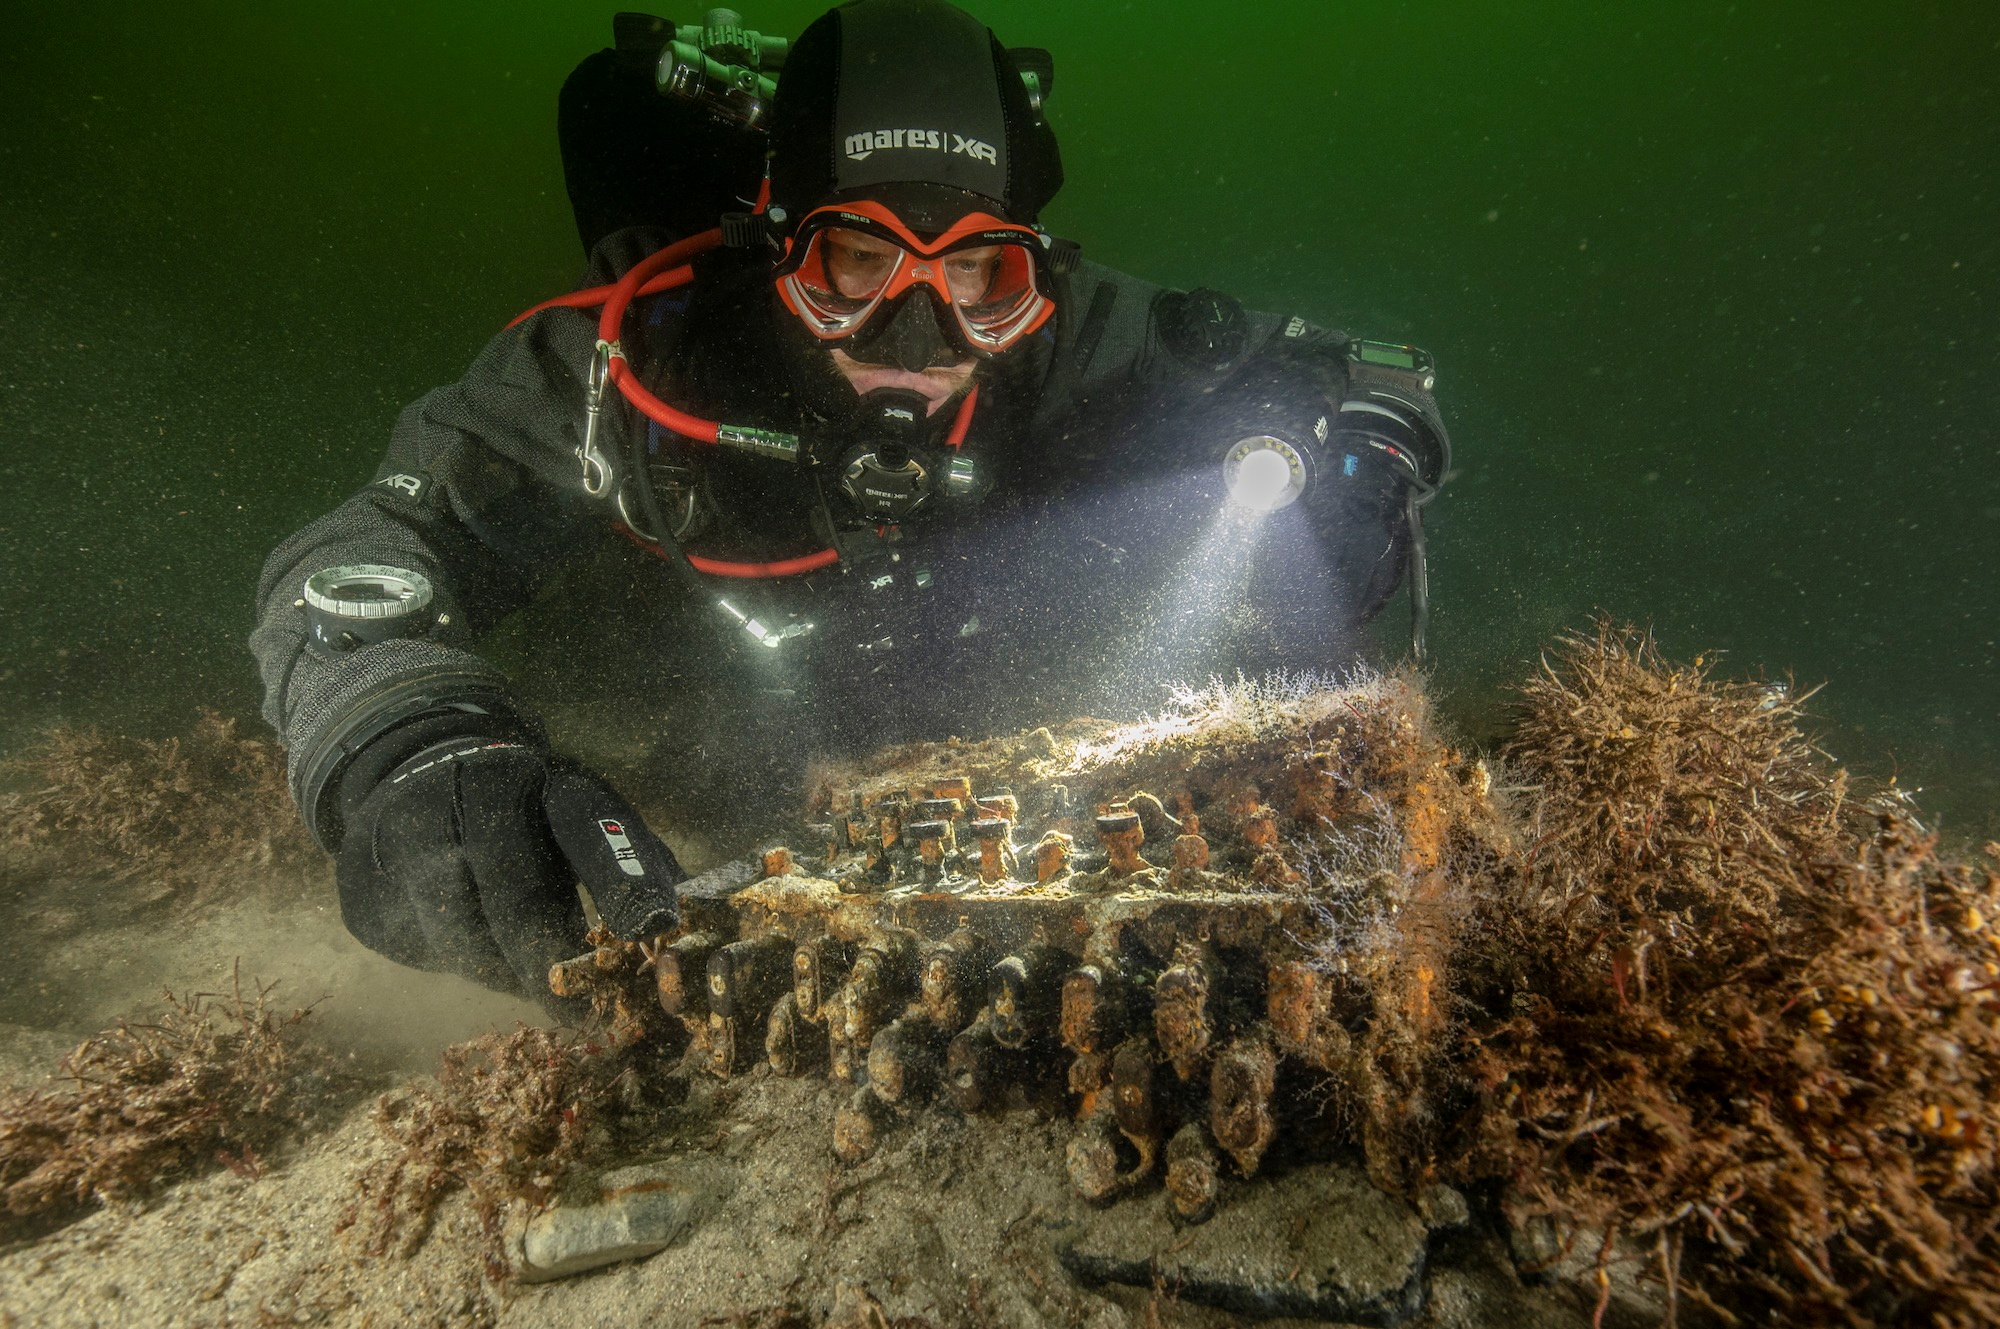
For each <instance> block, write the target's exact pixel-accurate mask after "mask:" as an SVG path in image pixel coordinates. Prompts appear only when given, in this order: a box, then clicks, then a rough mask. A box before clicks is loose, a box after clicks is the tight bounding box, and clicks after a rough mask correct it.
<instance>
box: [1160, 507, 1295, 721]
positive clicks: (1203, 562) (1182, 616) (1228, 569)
mask: <svg viewBox="0 0 2000 1329" xmlns="http://www.w3.org/2000/svg"><path fill="white" fill-rule="evenodd" d="M1263 516H1264V514H1263V513H1262V512H1251V511H1248V510H1246V509H1243V508H1239V507H1236V506H1235V505H1233V504H1222V505H1218V506H1217V508H1216V510H1215V511H1214V513H1213V514H1212V515H1211V516H1209V517H1208V519H1207V521H1206V524H1205V525H1204V527H1203V528H1202V530H1201V533H1200V534H1199V535H1198V536H1197V537H1196V538H1195V540H1194V542H1193V544H1192V545H1191V546H1190V547H1189V548H1188V551H1187V554H1186V556H1185V557H1184V558H1183V559H1182V560H1181V562H1180V563H1179V564H1178V565H1177V566H1176V567H1175V569H1174V572H1173V575H1171V576H1170V577H1168V578H1166V579H1165V581H1164V582H1162V583H1161V588H1160V591H1159V592H1158V600H1157V602H1156V604H1155V606H1154V607H1153V612H1152V613H1151V614H1150V615H1149V616H1148V617H1149V623H1148V626H1149V628H1150V630H1151V636H1152V647H1153V663H1152V667H1151V670H1150V671H1149V672H1152V673H1153V674H1155V675H1156V676H1157V677H1158V678H1159V679H1160V680H1161V681H1163V682H1164V681H1184V680H1186V679H1188V678H1190V677H1193V676H1197V675H1199V674H1204V673H1206V672H1207V671H1208V670H1209V669H1211V668H1213V667H1215V665H1216V664H1217V663H1218V661H1217V659H1216V650H1217V648H1218V646H1220V645H1221V643H1222V638H1223V637H1224V635H1225V634H1226V633H1227V632H1228V630H1229V629H1230V627H1231V626H1232V624H1234V623H1235V622H1236V621H1237V620H1238V619H1239V618H1240V616H1241V615H1242V614H1243V613H1244V612H1245V611H1246V610H1247V609H1248V608H1249V606H1250V604H1251V602H1252V601H1253V600H1254V598H1255V597H1254V595H1253V594H1252V593H1253V591H1254V590H1255V582H1256V580H1257V579H1256V577H1255V572H1256V567H1257V561H1258V560H1257V554H1258V550H1259V548H1260V547H1261V546H1262V545H1263V544H1264V543H1265V539H1266V536H1267V535H1268V533H1269V530H1270V523H1269V522H1267V521H1265V520H1264V519H1263Z"/></svg>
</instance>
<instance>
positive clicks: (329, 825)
mask: <svg viewBox="0 0 2000 1329" xmlns="http://www.w3.org/2000/svg"><path fill="white" fill-rule="evenodd" d="M469 738H484V739H488V740H490V741H495V742H502V741H505V742H521V743H526V744H529V745H533V746H537V747H539V746H540V744H541V735H540V733H539V731H538V730H537V729H536V727H535V726H534V725H533V724H532V723H531V722H530V721H528V720H527V719H525V718H524V717H522V716H521V715H520V713H519V712H517V711H516V710H515V709H514V707H513V705H512V704H511V703H510V702H509V701H508V699H507V697H506V695H505V694H504V693H502V692H501V690H500V689H499V688H498V687H496V686H494V684H493V683H492V682H491V680H489V679H473V678H467V677H464V676H462V675H448V674H447V675H431V676H428V677H419V678H406V679H402V680H399V681H397V682H396V683H393V684H391V685H390V686H388V687H386V688H384V689H383V690H382V691H380V692H377V693H375V694H374V695H373V696H371V697H369V698H367V699H366V700H365V701H363V702H362V704H360V705H358V706H355V707H353V708H352V709H351V710H349V711H348V712H347V714H346V715H344V716H342V717H341V718H340V719H339V720H338V721H336V722H335V723H333V724H331V725H328V726H327V727H326V729H325V731H324V732H323V733H322V734H321V736H320V737H319V739H318V741H317V742H315V743H314V744H313V748H312V751H311V752H309V753H307V754H306V756H305V758H304V759H303V760H302V761H301V763H300V781H299V810H300V811H301V812H302V813H303V814H304V816H305V822H306V828H307V829H308V830H310V831H311V832H312V834H313V838H314V839H315V840H317V841H319V844H320V847H321V848H322V849H325V850H326V851H327V852H328V853H335V852H337V851H338V850H339V848H340V841H341V837H342V834H343V833H344V829H345V827H346V824H347V821H348V819H349V818H350V817H352V816H353V814H354V811H355V810H356V809H357V808H359V807H360V805H361V802H362V800H363V799H365V798H366V797H367V796H368V794H369V792H370V791H372V790H373V789H374V788H375V786H376V785H378V784H380V783H381V782H382V780H383V779H384V778H385V777H386V776H387V775H388V774H389V773H390V772H391V771H393V770H395V769H396V768H397V767H398V766H401V765H402V764H403V763H404V762H406V761H408V760H409V759H410V758H411V757H413V756H415V755H416V754H417V753H419V752H422V751H423V750H425V749H426V748H430V747H434V746H436V745H438V744H440V743H444V742H447V741H449V740H452V739H469Z"/></svg>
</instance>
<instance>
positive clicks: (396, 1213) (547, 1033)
mask: <svg viewBox="0 0 2000 1329" xmlns="http://www.w3.org/2000/svg"><path fill="white" fill-rule="evenodd" d="M599 939H600V938H596V937H593V940H599ZM614 945H615V944H614ZM635 949H636V948H635ZM608 1032H609V1031H605V1030H602V1029H587V1030H585V1031H583V1032H576V1031H567V1030H555V1029H543V1028H537V1027H533V1026H529V1025H519V1026H516V1027H515V1028H514V1030H513V1031H512V1032H510V1033H499V1032H494V1033H489V1034H485V1035H483V1036H481V1037H479V1038H475V1039H472V1040H470V1041H469V1042H465V1043H458V1044H455V1045H453V1046H451V1047H449V1048H446V1049H445V1051H444V1055H443V1058H442V1060H441V1062H440V1064H439V1067H438V1071H437V1074H436V1076H435V1078H434V1079H433V1080H432V1081H431V1082H430V1083H429V1084H422V1085H416V1086H413V1087H409V1088H405V1089H399V1090H396V1091H394V1092H392V1093H388V1094H384V1095H383V1096H382V1097H381V1098H380V1099H379V1100H378V1101H377V1103H376V1106H375V1125H376V1127H377V1129H378V1130H379V1131H380V1132H381V1134H382V1135H383V1136H384V1137H385V1139H386V1140H387V1142H388V1145H389V1150H388V1152H387V1153H386V1154H384V1155H383V1156H382V1157H381V1158H379V1159H377V1160H375V1161H374V1162H372V1163H370V1164H369V1165H367V1166H365V1167H364V1168H362V1169H361V1170H360V1171H359V1172H358V1174H357V1175H356V1178H355V1185H356V1191H357V1199H356V1200H355V1203H354V1205H353V1206H352V1207H351V1208H350V1209H349V1210H348V1211H347V1213H346V1214H345V1215H344V1216H343V1218H342V1219H341V1222H340V1229H341V1230H342V1231H344V1232H347V1233H349V1238H348V1239H349V1242H350V1245H351V1246H352V1247H353V1248H354V1249H356V1250H357V1251H358V1252H359V1253H361V1254H365V1255H370V1256H380V1255H384V1254H396V1255H401V1256H407V1255H409V1254H412V1253H413V1252H415V1251H416V1250H417V1249H418V1248H419V1247H421V1246H422V1245H423V1243H424V1241H425V1239H426V1238H427V1237H428V1236H429V1235H430V1231H431V1228H432V1226H433V1223H434V1221H435V1218H436V1215H437V1209H438V1205H439V1204H440V1203H441V1202H442V1201H443V1200H444V1198H445V1197H446V1196H448V1195H450V1194H451V1193H453V1192H454V1191H458V1190H461V1189H462V1190H467V1191H469V1192H470V1193H471V1197H472V1203H473V1210H474V1213H475V1214H476V1215H477V1217H478V1219H479V1223H480V1227H481V1230H482V1232H483V1233H484V1235H485V1238H486V1242H487V1249H486V1265H487V1272H488V1274H489V1276H490V1277H492V1278H493V1279H494V1280H495V1281H496V1282H497V1281H502V1280H504V1279H506V1278H508V1277H510V1276H511V1275H510V1272H509V1266H508V1263H507V1260H506V1258H505V1253H504V1251H505V1236H506V1222H507V1218H508V1215H509V1213H510V1211H511V1210H512V1209H513V1208H514V1207H515V1206H517V1205H518V1206H526V1207H527V1208H529V1209H537V1208H541V1207H543V1206H545V1205H547V1204H548V1203H550V1202H551V1201H552V1200H553V1199H554V1198H555V1197H556V1196H557V1195H558V1194H560V1193H561V1191H562V1189H563V1187H564V1185H565V1183H566V1182H568V1181H570V1180H571V1179H572V1178H573V1176H574V1175H576V1174H577V1173H578V1172H579V1171H580V1170H582V1169H584V1168H586V1167H587V1166H589V1165H592V1164H601V1163H603V1162H604V1161H605V1160H606V1159H607V1158H608V1157H610V1156H612V1154H613V1153H614V1152H615V1151H616V1150H617V1149H618V1148H619V1146H620V1145H630V1144H632V1143H634V1142H635V1141H636V1140H637V1139H639V1138H641V1136H642V1133H643V1127H645V1126H646V1125H647V1124H649V1123H652V1122H654V1121H655V1120H656V1116H657V1110H658V1109H659V1108H660V1107H662V1106H664V1105H667V1104H670V1103H673V1102H677V1101H678V1100H679V1098H680V1097H681V1094H682V1092H684V1089H685V1081H677V1080H675V1079H673V1078H672V1077H671V1076H670V1075H668V1074H667V1072H666V1069H665V1065H664V1063H663V1060H662V1059H661V1058H660V1057H659V1055H658V1053H657V1050H649V1051H646V1052H643V1053H642V1052H641V1050H640V1046H639V1045H638V1044H636V1043H634V1042H632V1041H630V1040H627V1039H621V1038H619V1037H617V1036H615V1035H613V1036H607V1033H608Z"/></svg>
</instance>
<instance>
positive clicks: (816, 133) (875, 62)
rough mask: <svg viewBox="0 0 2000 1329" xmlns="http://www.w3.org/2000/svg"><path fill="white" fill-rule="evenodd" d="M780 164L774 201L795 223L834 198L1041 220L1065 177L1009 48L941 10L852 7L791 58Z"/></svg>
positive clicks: (968, 18)
mask: <svg viewBox="0 0 2000 1329" xmlns="http://www.w3.org/2000/svg"><path fill="white" fill-rule="evenodd" d="M771 154H772V161H771V202H772V203H773V204H775V205H778V206H781V207H783V208H784V209H785V210H786V211H787V212H789V213H790V214H791V215H792V216H793V217H795V218H796V217H800V216H803V215H804V214H805V213H806V212H807V211H809V210H811V209H812V208H814V207H817V206H819V205H820V204H822V203H825V202H828V201H831V200H833V199H835V198H840V199H851V198H859V197H868V196H871V195H874V196H881V195H896V196H900V197H903V198H926V197H927V198H930V199H933V200H937V202H936V204H935V206H937V207H940V208H944V207H945V205H944V203H943V200H945V199H947V198H950V197H958V198H960V199H964V196H965V195H972V196H974V197H973V198H972V199H964V202H966V203H970V204H972V205H974V206H981V205H983V206H985V207H986V208H987V210H989V211H993V212H995V213H997V214H998V215H999V216H1001V217H1004V218H1005V219H1007V220H1009V221H1014V222H1021V223H1033V222H1034V221H1035V219H1036V218H1037V217H1039V216H1040V215H1041V211H1042V209H1043V208H1044V207H1045V206H1047V204H1048V202H1049V200H1050V199H1052V198H1054V197H1055V195H1056V191H1057V190H1059V189H1061V188H1062V178H1063V177H1062V155H1061V153H1060V152H1059V151H1058V149H1057V147H1056V138H1055V133H1054V132H1053V131H1052V130H1051V129H1050V128H1049V127H1048V125H1047V124H1046V123H1044V122H1042V121H1041V120H1040V119H1039V118H1038V117H1037V116H1036V114H1035V111H1034V108H1033V107H1032V106H1031V105H1030V103H1029V100H1028V92H1027V87H1026V85H1025V84H1023V83H1022V81H1021V76H1020V73H1019V71H1018V70H1017V69H1016V68H1015V65H1014V62H1013V60H1012V58H1011V57H1009V56H1008V54H1007V52H1006V49H1005V48H1004V47H1002V46H1001V45H1000V43H999V41H998V40H997V39H996V38H995V37H994V35H993V33H992V32H991V31H990V30H989V29H988V28H987V27H986V25H985V24H983V23H981V22H980V21H979V20H978V19H976V18H974V17H972V15H970V14H968V13H966V12H965V11H964V10H962V9H959V8H958V7H957V6H955V5H950V4H945V3H943V2H942V0H851V3H849V4H844V5H841V6H840V7H839V8H837V9H832V10H829V11H827V12H826V13H825V14H823V15H821V16H820V17H819V18H818V19H816V20H815V21H814V22H813V24H812V26H811V27H809V28H807V29H806V30H805V32H804V33H802V34H801V35H800V37H799V39H798V41H797V42H795V43H794V44H793V46H792V49H791V52H790V54H789V55H788V56H787V57H786V60H785V72H784V75H783V76H782V77H781V78H780V79H779V81H778V93H777V97H776V98H775V99H774V101H773V102H772V106H771ZM909 186H928V188H922V189H918V190H914V191H913V190H911V189H909V188H908V187H909ZM899 187H900V188H899ZM945 210H946V211H949V209H948V208H945ZM965 210H966V209H965V208H964V207H960V208H959V212H960V213H961V214H962V213H963V212H964V211H965ZM906 220H909V221H911V222H912V223H913V224H916V225H919V226H924V227H925V228H926V229H931V228H932V226H931V225H928V224H927V222H926V219H924V218H918V217H909V218H906ZM953 220H956V217H950V218H947V219H945V220H944V221H943V222H940V223H935V225H937V226H939V227H941V226H942V225H948V224H949V222H950V221H953Z"/></svg>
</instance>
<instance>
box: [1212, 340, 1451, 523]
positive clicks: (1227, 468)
mask: <svg viewBox="0 0 2000 1329" xmlns="http://www.w3.org/2000/svg"><path fill="white" fill-rule="evenodd" d="M1347 362H1348V363H1347V392H1346V395H1345V396H1344V397H1343V399H1342V401H1341V403H1340V409H1339V410H1338V411H1337V412H1334V413H1333V414H1332V415H1331V417H1329V416H1328V415H1326V414H1321V415H1319V416H1318V417H1317V418H1315V419H1313V420H1312V422H1311V424H1310V425H1306V424H1305V422H1304V421H1288V422H1284V423H1283V424H1280V425H1279V426H1277V427H1275V428H1267V429H1265V430H1260V431H1259V432H1257V433H1252V434H1245V435H1243V436H1241V437H1239V438H1237V439H1235V440H1234V441H1233V442H1231V443H1230V444H1229V446H1228V447H1227V448H1225V449H1224V451H1223V454H1222V483H1223V488H1224V492H1225V493H1227V494H1228V496H1229V504H1230V506H1231V507H1233V508H1236V509H1237V510H1239V511H1242V512H1246V513H1251V514H1256V515H1260V516H1261V515H1263V514H1265V513H1270V512H1276V511H1278V510H1279V509H1281V508H1287V507H1290V506H1291V505H1292V504H1294V503H1296V502H1298V501H1299V500H1300V499H1301V498H1303V497H1305V496H1306V494H1307V493H1309V492H1310V491H1311V490H1312V488H1313V486H1314V484H1315V483H1316V482H1317V480H1318V477H1319V476H1320V475H1321V474H1322V473H1323V472H1325V471H1326V470H1327V468H1328V467H1329V466H1331V467H1332V469H1333V470H1335V471H1337V472H1338V473H1339V474H1340V475H1342V476H1352V475H1354V474H1355V473H1356V472H1357V470H1359V469H1361V466H1362V459H1363V458H1368V459H1369V464H1370V466H1371V468H1372V466H1373V464H1374V463H1376V462H1386V463H1388V464H1389V465H1390V466H1391V467H1392V468H1394V469H1395V470H1396V471H1399V472H1401V473H1402V475H1403V478H1404V479H1405V481H1406V482H1408V483H1409V484H1410V485H1411V486H1412V487H1413V489H1415V490H1416V491H1419V492H1421V493H1422V494H1423V496H1424V497H1426V498H1428V496H1429V495H1430V494H1431V493H1433V492H1435V490H1436V487H1437V485H1438V483H1439V482H1440V480H1441V478H1442V473H1443V470H1444V469H1445V466H1446V465H1447V464H1448V462H1447V458H1448V457H1449V453H1448V452H1447V451H1446V450H1445V449H1446V444H1445V442H1444V440H1443V438H1442V436H1441V434H1440V432H1439V431H1438V430H1437V429H1436V428H1435V427H1434V426H1433V425H1432V423H1431V420H1430V417H1429V414H1428V413H1427V412H1426V411H1425V409H1424V406H1423V402H1424V401H1425V400H1426V399H1427V397H1426V394H1428V393H1429V392H1430V390H1431V387H1432V385H1433V384H1434V383H1435V382H1436V371H1435V369H1434V367H1433V365H1432V362H1431V358H1430V356H1429V354H1427V353H1426V352H1424V351H1423V350H1420V349H1419V348H1417V347H1415V346H1398V345H1394V344H1392V343H1389V342H1373V341H1353V342H1350V343H1348V347H1347ZM1295 426H1296V427H1295Z"/></svg>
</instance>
